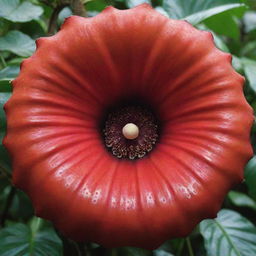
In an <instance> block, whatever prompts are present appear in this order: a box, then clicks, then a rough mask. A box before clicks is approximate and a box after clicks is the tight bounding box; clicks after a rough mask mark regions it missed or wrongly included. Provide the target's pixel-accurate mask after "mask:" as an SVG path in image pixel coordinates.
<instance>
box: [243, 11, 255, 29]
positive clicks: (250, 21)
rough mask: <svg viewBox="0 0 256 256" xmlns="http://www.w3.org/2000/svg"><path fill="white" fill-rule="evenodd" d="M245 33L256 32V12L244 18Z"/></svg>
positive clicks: (246, 14)
mask: <svg viewBox="0 0 256 256" xmlns="http://www.w3.org/2000/svg"><path fill="white" fill-rule="evenodd" d="M243 21H244V26H245V32H247V33H248V32H250V31H252V30H256V12H253V11H248V12H246V13H245V15H244V17H243Z"/></svg>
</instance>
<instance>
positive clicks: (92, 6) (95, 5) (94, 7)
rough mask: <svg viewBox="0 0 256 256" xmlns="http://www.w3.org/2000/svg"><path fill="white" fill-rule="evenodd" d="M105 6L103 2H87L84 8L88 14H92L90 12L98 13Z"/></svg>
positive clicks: (97, 0) (99, 0)
mask: <svg viewBox="0 0 256 256" xmlns="http://www.w3.org/2000/svg"><path fill="white" fill-rule="evenodd" d="M107 6H108V4H107V3H106V1H104V0H93V1H89V2H87V3H86V5H85V8H86V10H87V11H89V12H92V11H97V12H100V11H102V10H104V9H105V8H106V7H107Z"/></svg>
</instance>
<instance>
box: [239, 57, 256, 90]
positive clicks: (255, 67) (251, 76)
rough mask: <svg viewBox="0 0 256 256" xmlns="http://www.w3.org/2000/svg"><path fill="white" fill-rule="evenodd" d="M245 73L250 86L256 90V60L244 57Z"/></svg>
mask: <svg viewBox="0 0 256 256" xmlns="http://www.w3.org/2000/svg"><path fill="white" fill-rule="evenodd" d="M242 64H243V66H244V72H245V75H246V77H247V79H248V81H249V84H250V87H251V88H252V89H253V91H254V92H256V61H254V60H251V59H247V58H242Z"/></svg>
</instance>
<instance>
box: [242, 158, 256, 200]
mask: <svg viewBox="0 0 256 256" xmlns="http://www.w3.org/2000/svg"><path fill="white" fill-rule="evenodd" d="M245 183H246V185H247V187H248V189H249V195H250V196H251V197H252V198H253V199H254V200H256V156H254V157H253V158H252V159H251V160H250V161H249V163H248V164H247V166H246V167H245Z"/></svg>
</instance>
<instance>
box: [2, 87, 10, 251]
mask: <svg viewBox="0 0 256 256" xmlns="http://www.w3.org/2000/svg"><path fill="white" fill-rule="evenodd" d="M10 96H11V93H9V92H1V93H0V124H1V125H0V141H1V142H0V169H1V170H2V171H4V172H6V173H7V174H10V173H11V160H10V157H9V154H8V152H7V150H6V149H5V147H4V146H3V144H2V140H3V137H4V135H5V130H6V120H5V113H4V110H3V105H4V104H5V102H6V101H7V100H8V99H9V97H10ZM0 255H1V254H0Z"/></svg>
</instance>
